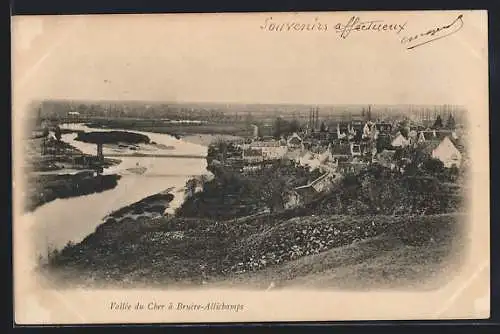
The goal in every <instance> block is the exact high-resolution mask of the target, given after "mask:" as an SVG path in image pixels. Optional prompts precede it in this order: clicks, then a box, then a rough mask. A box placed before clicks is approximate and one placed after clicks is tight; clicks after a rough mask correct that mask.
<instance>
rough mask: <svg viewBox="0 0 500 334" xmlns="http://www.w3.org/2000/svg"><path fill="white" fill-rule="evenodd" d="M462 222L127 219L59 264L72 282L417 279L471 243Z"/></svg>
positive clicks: (341, 283)
mask: <svg viewBox="0 0 500 334" xmlns="http://www.w3.org/2000/svg"><path fill="white" fill-rule="evenodd" d="M463 219H464V217H463V215H460V214H448V215H432V216H414V217H392V216H357V217H348V216H319V217H314V216H309V217H300V218H293V219H287V220H282V221H276V222H275V223H274V224H267V223H266V224H263V222H262V219H261V218H256V219H253V220H245V221H244V222H243V223H234V222H230V221H226V222H215V221H211V220H200V219H196V220H194V219H192V220H190V219H178V218H174V219H166V218H161V219H158V220H150V219H141V218H139V219H137V220H134V219H125V220H123V221H122V222H121V223H120V224H119V225H120V226H119V228H117V226H116V224H117V223H116V222H113V224H109V228H107V227H106V224H104V225H103V226H102V227H100V228H99V230H98V231H96V232H95V233H94V234H92V235H90V236H89V237H87V238H86V239H85V240H84V241H83V242H81V243H80V244H78V245H70V246H68V247H66V248H65V249H64V250H62V251H61V252H60V253H59V254H55V255H54V256H53V258H52V262H51V267H52V269H55V272H56V273H58V275H57V276H55V277H56V278H57V279H61V280H62V281H65V282H66V283H67V284H71V283H70V282H73V283H74V282H75V279H76V278H78V281H79V282H80V283H82V282H84V283H85V282H86V284H90V283H92V284H96V283H98V284H106V282H107V283H109V284H115V283H116V282H117V281H122V282H123V284H125V285H128V284H130V285H133V286H137V285H138V284H139V285H140V284H141V283H143V284H146V282H147V284H148V285H151V284H157V285H162V286H163V285H165V284H173V285H175V286H177V285H179V284H180V285H185V284H188V285H189V284H195V285H199V284H201V283H203V282H204V283H205V284H209V285H212V284H213V285H221V284H222V285H232V284H243V285H245V286H247V285H248V286H254V287H263V286H265V285H266V284H270V282H273V283H274V284H275V285H277V286H278V287H279V286H287V285H294V284H301V282H302V283H307V285H313V286H317V287H349V286H351V287H353V286H355V285H356V284H361V283H360V282H364V283H363V284H367V283H373V284H377V285H380V284H382V285H387V284H391V285H397V284H407V283H408V281H413V282H414V283H416V282H418V281H419V280H421V279H422V278H426V277H432V276H433V275H434V276H435V275H437V274H438V273H439V272H440V271H441V270H442V264H443V263H446V259H447V258H448V257H449V256H451V254H453V253H454V251H455V250H457V249H462V248H463V245H462V242H463V240H462V238H460V237H459V236H460V235H461V231H462V227H461V223H462V221H463ZM457 236H458V238H457ZM56 281H58V280H56ZM62 281H61V282H60V283H59V284H63V282H62ZM127 282H128V283H127ZM301 285H302V284H301Z"/></svg>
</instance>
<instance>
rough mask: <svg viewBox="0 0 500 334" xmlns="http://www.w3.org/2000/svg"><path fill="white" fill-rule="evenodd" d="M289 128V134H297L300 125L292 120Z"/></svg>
mask: <svg viewBox="0 0 500 334" xmlns="http://www.w3.org/2000/svg"><path fill="white" fill-rule="evenodd" d="M289 128H290V132H291V133H294V132H299V131H300V124H299V122H298V121H297V120H296V119H294V120H292V121H291V122H290V127H289Z"/></svg>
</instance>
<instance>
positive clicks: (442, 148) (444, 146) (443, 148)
mask: <svg viewBox="0 0 500 334" xmlns="http://www.w3.org/2000/svg"><path fill="white" fill-rule="evenodd" d="M432 157H433V158H435V159H439V160H441V161H442V162H443V164H444V166H445V167H446V168H450V167H452V166H453V165H455V166H456V167H460V163H461V162H462V154H461V153H460V151H459V150H458V149H457V147H456V146H455V144H453V142H452V141H451V140H450V138H449V137H445V138H444V139H443V140H442V141H441V143H439V145H438V146H437V147H436V148H435V149H434V150H433V151H432Z"/></svg>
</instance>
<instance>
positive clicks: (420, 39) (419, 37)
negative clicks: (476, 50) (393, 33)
mask: <svg viewBox="0 0 500 334" xmlns="http://www.w3.org/2000/svg"><path fill="white" fill-rule="evenodd" d="M462 18H463V15H462V14H460V15H458V17H457V18H456V19H455V20H454V21H453V22H452V23H450V24H447V25H444V26H441V27H438V28H434V29H430V30H428V31H426V32H423V33H420V34H416V35H413V36H409V37H403V38H402V39H401V44H407V45H409V46H407V47H406V49H408V50H411V49H414V48H416V47H418V46H421V45H425V44H428V43H430V42H433V41H436V40H438V39H441V38H445V37H447V36H450V35H452V34H454V33H456V32H457V31H459V30H460V29H462V27H463V26H464V21H463V19H462Z"/></svg>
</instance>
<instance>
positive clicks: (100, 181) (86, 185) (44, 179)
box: [24, 136, 121, 211]
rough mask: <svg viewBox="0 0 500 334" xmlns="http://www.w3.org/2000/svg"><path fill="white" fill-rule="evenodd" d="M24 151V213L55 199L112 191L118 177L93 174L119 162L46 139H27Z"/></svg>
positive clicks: (61, 142) (63, 142) (50, 138)
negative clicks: (100, 158)
mask: <svg viewBox="0 0 500 334" xmlns="http://www.w3.org/2000/svg"><path fill="white" fill-rule="evenodd" d="M25 148H26V150H25V157H26V158H25V162H26V164H25V166H24V170H25V172H26V173H25V175H24V180H25V183H26V189H25V190H24V198H25V202H24V210H25V211H33V210H35V209H36V208H38V207H40V206H41V205H44V204H46V203H49V202H52V201H54V200H56V199H62V198H71V197H77V196H83V195H89V194H92V193H98V192H102V191H106V190H110V189H113V188H114V187H116V185H117V183H118V180H119V179H120V176H119V175H99V174H98V173H96V171H97V170H103V169H105V168H109V167H111V166H116V165H118V164H120V162H121V160H118V159H103V160H99V159H98V158H97V157H96V156H94V155H90V154H85V153H83V152H82V151H81V150H79V149H77V148H76V147H74V146H73V145H71V144H69V143H67V142H65V141H62V140H56V139H55V138H52V137H50V136H47V137H41V138H34V139H27V141H26V147H25Z"/></svg>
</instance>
